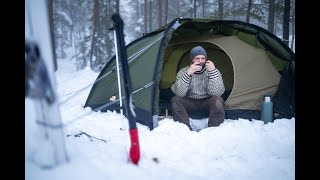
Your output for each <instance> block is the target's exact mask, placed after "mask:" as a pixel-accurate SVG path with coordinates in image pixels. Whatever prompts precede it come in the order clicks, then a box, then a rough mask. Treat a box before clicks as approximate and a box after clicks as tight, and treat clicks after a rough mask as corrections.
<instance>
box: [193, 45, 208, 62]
mask: <svg viewBox="0 0 320 180" xmlns="http://www.w3.org/2000/svg"><path fill="white" fill-rule="evenodd" d="M198 55H204V56H205V57H206V58H207V52H206V50H204V48H203V47H201V46H196V47H194V48H192V49H191V51H190V60H191V61H192V59H193V58H194V57H196V56H198Z"/></svg>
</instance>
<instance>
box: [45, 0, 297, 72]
mask: <svg viewBox="0 0 320 180" xmlns="http://www.w3.org/2000/svg"><path fill="white" fill-rule="evenodd" d="M48 8H49V19H50V30H51V36H52V39H53V42H52V43H53V48H54V52H55V53H54V59H65V58H66V56H67V53H66V51H68V52H70V50H71V52H73V54H74V55H73V56H72V57H71V58H69V61H72V63H73V64H74V65H75V68H76V70H83V69H84V68H85V67H87V66H89V67H90V68H91V69H92V70H94V71H95V72H100V71H101V69H102V68H103V67H104V66H105V64H106V63H107V62H108V60H110V58H111V57H112V56H114V54H115V51H114V34H113V31H111V30H110V28H111V27H112V26H113V21H112V20H111V16H112V14H114V13H120V15H121V16H122V18H123V19H124V23H125V27H124V28H125V29H124V34H125V43H126V44H128V43H130V42H132V41H133V40H135V39H137V38H140V37H141V36H143V35H144V34H146V33H150V32H152V31H154V30H156V29H158V28H160V27H162V26H164V25H166V24H167V23H169V22H171V21H172V20H174V19H175V18H178V17H184V18H210V19H213V20H240V21H244V22H249V23H252V24H255V25H258V26H261V27H263V28H265V29H267V30H268V31H270V32H272V33H273V34H275V35H276V36H278V37H279V38H280V39H282V40H283V41H284V42H285V43H286V44H287V45H289V46H290V48H291V49H292V50H293V51H295V47H294V44H295V43H294V41H295V0H174V1H173V0H171V1H169V0H77V1H72V0H49V1H48ZM54 68H55V70H56V69H57V68H58V67H57V62H55V64H54Z"/></svg>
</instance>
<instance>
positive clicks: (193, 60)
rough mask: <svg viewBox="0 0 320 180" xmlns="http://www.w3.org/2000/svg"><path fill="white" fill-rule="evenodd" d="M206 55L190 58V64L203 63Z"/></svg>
mask: <svg viewBox="0 0 320 180" xmlns="http://www.w3.org/2000/svg"><path fill="white" fill-rule="evenodd" d="M205 62H206V57H205V56H204V55H197V56H195V57H194V58H193V59H192V64H204V63H205Z"/></svg>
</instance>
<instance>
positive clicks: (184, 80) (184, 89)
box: [171, 66, 225, 99]
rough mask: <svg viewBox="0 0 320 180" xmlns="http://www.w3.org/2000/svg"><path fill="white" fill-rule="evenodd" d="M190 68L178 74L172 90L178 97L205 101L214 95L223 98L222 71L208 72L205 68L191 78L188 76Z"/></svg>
mask: <svg viewBox="0 0 320 180" xmlns="http://www.w3.org/2000/svg"><path fill="white" fill-rule="evenodd" d="M188 68H189V66H187V67H184V68H182V69H181V70H180V71H179V72H178V74H177V78H176V81H175V83H174V84H173V85H172V86H171V90H172V91H173V93H174V94H175V95H177V96H180V97H184V96H187V97H189V98H192V99H203V98H207V97H210V96H212V95H217V96H221V95H222V94H223V93H224V91H225V87H224V84H223V80H222V76H221V73H220V71H219V70H218V69H217V68H216V69H214V70H213V71H209V72H208V71H207V70H206V69H205V68H204V69H203V70H202V71H201V72H199V73H194V74H192V75H191V76H189V75H188V74H187V70H188Z"/></svg>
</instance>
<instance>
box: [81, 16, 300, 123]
mask: <svg viewBox="0 0 320 180" xmlns="http://www.w3.org/2000/svg"><path fill="white" fill-rule="evenodd" d="M197 45H201V46H203V47H204V48H205V49H206V50H207V54H208V58H209V59H211V60H212V61H213V62H214V63H215V66H216V67H217V68H218V69H219V70H220V71H221V73H222V77H223V80H224V84H225V87H226V91H225V94H223V95H222V97H223V98H224V99H225V107H226V119H228V118H230V119H231V118H233V119H237V118H240V117H242V118H249V119H250V118H255V119H259V116H260V109H261V103H262V101H263V97H264V96H265V95H271V97H272V98H273V101H274V112H275V117H288V118H291V117H293V116H294V108H295V105H294V64H295V63H294V62H295V54H294V53H293V51H292V50H291V49H290V48H289V47H288V46H286V45H285V44H284V43H283V42H282V41H281V40H280V39H279V38H278V37H276V36H275V35H274V34H272V33H270V32H268V31H267V30H265V29H263V28H261V27H259V26H256V25H253V24H249V23H245V22H241V21H228V20H218V21H217V20H211V19H191V18H177V19H175V20H173V21H172V22H171V23H169V24H167V25H166V26H164V27H162V28H160V29H158V30H156V31H153V32H151V33H148V34H145V35H144V36H142V37H141V38H139V39H136V40H135V41H133V42H131V43H130V44H128V45H127V46H126V48H127V56H128V64H129V70H130V76H131V80H132V89H133V99H132V100H133V104H134V105H135V112H136V115H137V116H136V120H137V122H139V123H141V124H144V125H147V126H148V127H149V128H150V129H153V128H154V127H156V126H157V124H158V123H157V122H158V116H159V115H160V114H162V113H163V110H164V109H168V110H169V112H170V98H171V97H172V96H173V93H172V91H171V90H170V87H171V85H172V84H173V83H174V81H175V78H176V73H177V72H178V71H179V70H180V69H181V68H183V67H185V66H187V65H189V63H190V60H189V59H188V57H189V52H190V50H191V48H192V47H194V46H197ZM122 87H123V86H122ZM118 94H119V93H118V83H117V73H116V57H115V56H114V57H112V58H111V59H110V60H109V61H108V62H107V64H106V65H105V67H104V68H103V69H102V71H101V72H100V74H99V76H98V77H97V79H96V82H95V84H94V85H93V87H92V89H91V91H90V94H89V96H88V98H87V101H86V103H85V107H91V108H92V109H93V110H95V111H103V112H104V111H107V110H111V111H112V110H119V109H120V105H119V97H118ZM122 94H123V93H122ZM114 96H115V97H116V98H115V99H114V98H112V97H114ZM124 108H125V107H124ZM167 112H168V111H167Z"/></svg>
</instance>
